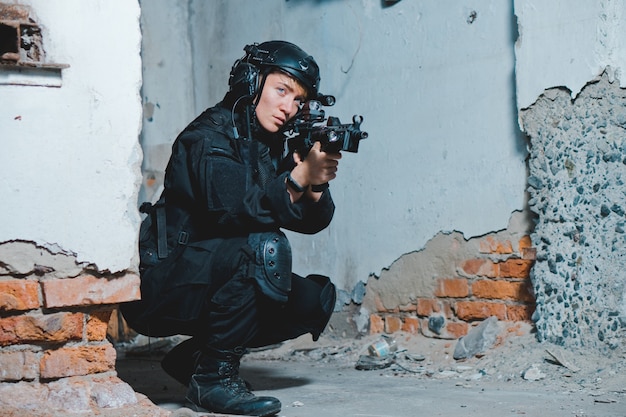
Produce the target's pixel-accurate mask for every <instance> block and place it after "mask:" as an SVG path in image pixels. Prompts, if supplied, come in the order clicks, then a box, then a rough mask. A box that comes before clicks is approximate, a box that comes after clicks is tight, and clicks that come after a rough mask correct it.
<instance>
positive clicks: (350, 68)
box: [144, 0, 526, 289]
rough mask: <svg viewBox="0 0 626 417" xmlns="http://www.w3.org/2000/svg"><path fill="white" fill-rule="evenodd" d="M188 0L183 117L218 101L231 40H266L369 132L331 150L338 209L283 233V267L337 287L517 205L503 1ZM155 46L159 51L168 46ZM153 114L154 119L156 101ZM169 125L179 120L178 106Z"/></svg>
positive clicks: (510, 32)
mask: <svg viewBox="0 0 626 417" xmlns="http://www.w3.org/2000/svg"><path fill="white" fill-rule="evenodd" d="M144 3H146V2H144ZM150 3H153V2H150ZM160 3H161V5H163V10H162V11H161V13H164V14H166V13H169V9H168V8H167V7H165V3H167V2H165V1H164V0H161V1H160ZM190 4H191V6H190V12H189V16H190V26H188V27H180V28H178V32H177V33H175V32H172V36H176V37H177V39H180V42H181V43H182V44H184V43H185V42H187V41H190V42H191V45H192V51H193V58H194V60H193V62H194V66H193V71H194V80H195V86H196V90H195V95H194V96H193V98H192V99H193V100H194V101H195V103H196V108H195V112H194V114H189V115H188V120H189V121H190V120H191V119H192V118H193V117H195V115H196V114H197V113H199V112H200V111H202V110H203V109H204V108H205V107H207V106H210V105H212V104H214V103H215V102H217V101H218V100H220V99H221V97H222V96H223V94H224V92H225V91H226V87H227V79H228V73H229V71H230V68H231V65H232V63H233V61H234V60H235V59H237V58H239V57H241V56H242V55H243V46H244V45H246V44H247V43H252V42H262V41H265V40H269V39H273V38H278V39H280V38H282V39H286V40H289V41H292V42H294V43H296V44H298V45H300V46H301V47H302V48H303V49H305V50H306V51H307V52H309V53H311V54H312V55H313V56H314V57H315V58H316V60H317V61H318V63H319V64H320V67H321V71H322V82H321V90H322V91H323V92H325V93H328V94H334V95H335V96H336V97H337V105H336V106H335V107H331V108H329V109H327V114H329V115H333V116H339V117H340V118H341V120H342V122H344V123H347V122H350V120H351V118H352V115H353V114H355V113H358V114H361V115H363V116H364V117H365V120H364V123H363V125H362V129H363V130H366V131H368V133H369V135H370V137H369V138H368V139H367V140H365V141H363V142H362V144H361V148H360V151H359V153H358V154H345V155H344V158H343V159H342V162H341V164H340V171H339V177H338V179H336V180H335V181H334V182H333V183H332V184H331V190H332V192H333V195H334V198H335V200H336V203H337V207H338V208H337V212H336V216H335V219H334V220H333V223H332V224H331V226H330V228H329V229H328V230H326V231H324V232H322V233H320V234H318V235H316V236H314V237H310V236H297V235H290V238H291V241H292V245H293V249H294V255H295V265H294V267H295V270H296V272H299V273H302V274H307V273H312V272H317V273H323V274H327V275H330V276H331V277H333V280H334V282H335V283H336V284H338V285H339V287H342V288H346V289H351V288H352V287H353V286H354V285H355V284H356V283H357V282H358V281H365V280H366V279H367V277H368V275H369V274H371V273H374V274H378V273H380V272H381V270H382V269H383V268H386V267H388V266H389V265H390V264H391V263H392V262H393V261H394V260H395V259H397V258H398V257H400V256H401V255H402V254H404V253H407V252H411V251H416V250H420V249H421V248H423V247H424V245H425V244H426V242H427V241H428V240H429V239H431V238H432V237H433V236H435V235H436V234H437V233H438V232H440V231H460V232H462V233H463V234H464V235H465V236H466V237H471V236H477V235H482V234H485V233H488V232H491V231H496V230H501V229H504V228H506V227H507V223H508V220H509V218H510V216H511V213H512V212H513V211H516V210H522V209H523V205H524V188H525V182H526V172H525V163H524V158H525V156H526V150H525V142H524V140H523V139H522V137H521V135H520V132H519V128H518V126H517V111H516V103H515V92H514V86H515V80H514V74H513V70H514V42H515V38H516V28H515V20H514V15H513V7H512V2H504V1H501V0H476V1H468V0H462V1H443V2H442V1H440V0H427V1H420V2H415V1H409V0H404V1H400V2H399V3H397V4H395V5H394V6H392V7H388V8H383V7H382V2H381V1H380V0H345V1H305V0H291V1H287V2H284V1H282V2H250V1H246V0H227V1H211V2H206V1H199V0H198V1H192V2H191V3H190ZM153 7H154V6H153ZM179 7H180V6H172V8H179ZM169 29H172V27H170V28H169ZM161 53H162V55H163V57H164V59H165V60H167V59H168V57H167V54H168V51H166V50H163V51H161ZM179 75H181V74H177V73H175V72H170V74H169V76H168V78H167V80H168V82H167V84H166V83H163V82H161V84H159V85H152V86H151V88H152V90H151V95H152V97H154V98H155V99H158V100H159V101H167V100H168V94H170V90H171V88H170V87H171V86H170V85H169V84H170V83H174V85H176V83H177V81H175V80H176V79H177V77H179ZM182 75H183V76H185V74H182ZM174 94H175V96H176V93H174ZM181 105H183V106H184V105H185V104H184V103H181ZM158 118H160V123H163V124H168V122H167V120H168V119H167V118H168V116H167V114H165V112H160V113H159V114H155V118H154V122H155V123H156V122H157V119H158ZM176 124H178V128H179V129H182V128H183V127H184V124H182V123H179V118H178V116H176ZM144 139H145V140H146V142H145V143H144V144H147V145H148V146H150V140H151V139H150V138H147V137H145V138H144ZM159 140H161V139H159ZM173 140H174V137H171V138H169V141H170V143H171V141H173ZM146 149H149V148H146ZM147 152H150V151H149V150H148V151H147Z"/></svg>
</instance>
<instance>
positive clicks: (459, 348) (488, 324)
mask: <svg viewBox="0 0 626 417" xmlns="http://www.w3.org/2000/svg"><path fill="white" fill-rule="evenodd" d="M499 331H500V327H499V326H498V319H497V317H495V316H491V317H489V318H488V319H486V320H485V321H483V322H482V323H480V324H479V325H478V326H476V327H475V328H473V329H472V330H470V332H469V333H468V334H467V335H466V336H464V337H462V338H460V339H459V341H458V342H457V344H456V347H455V348H454V354H453V355H452V357H453V358H454V359H456V360H459V359H467V358H471V357H472V356H474V355H476V354H478V353H483V352H485V351H486V350H488V349H489V348H491V347H492V346H493V345H494V344H495V342H496V336H497V335H498V333H499Z"/></svg>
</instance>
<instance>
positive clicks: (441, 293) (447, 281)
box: [435, 278, 469, 298]
mask: <svg viewBox="0 0 626 417" xmlns="http://www.w3.org/2000/svg"><path fill="white" fill-rule="evenodd" d="M468 295H469V286H468V285H467V279H465V278H440V279H438V280H437V288H436V289H435V296H436V297H451V298H463V297H467V296H468Z"/></svg>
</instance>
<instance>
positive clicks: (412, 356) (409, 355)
mask: <svg viewBox="0 0 626 417" xmlns="http://www.w3.org/2000/svg"><path fill="white" fill-rule="evenodd" d="M404 357H405V358H406V359H407V360H409V361H412V362H421V361H423V360H425V359H426V356H424V355H420V354H418V353H408V352H407V353H405V354H404Z"/></svg>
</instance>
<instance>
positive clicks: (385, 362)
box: [355, 355, 394, 371]
mask: <svg viewBox="0 0 626 417" xmlns="http://www.w3.org/2000/svg"><path fill="white" fill-rule="evenodd" d="M392 363H394V357H393V355H387V356H383V357H378V356H371V355H361V356H359V360H358V361H357V362H356V366H355V368H356V369H358V370H359V371H371V370H374V369H384V368H388V367H390V366H391V364H392Z"/></svg>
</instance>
